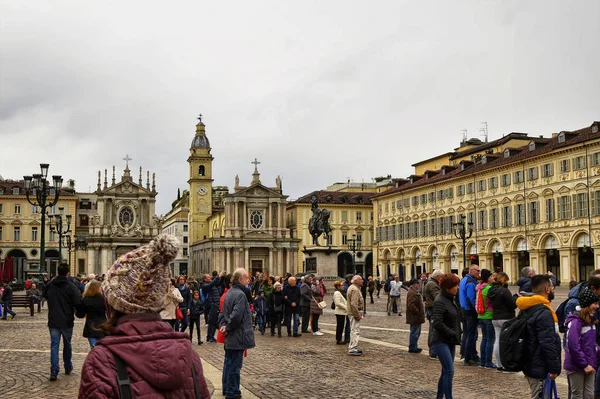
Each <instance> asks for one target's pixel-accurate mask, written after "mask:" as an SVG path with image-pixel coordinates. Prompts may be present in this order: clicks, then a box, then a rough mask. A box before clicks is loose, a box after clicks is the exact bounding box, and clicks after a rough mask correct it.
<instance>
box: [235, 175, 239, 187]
mask: <svg viewBox="0 0 600 399" xmlns="http://www.w3.org/2000/svg"><path fill="white" fill-rule="evenodd" d="M239 186H240V177H239V176H238V175H235V187H239Z"/></svg>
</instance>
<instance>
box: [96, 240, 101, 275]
mask: <svg viewBox="0 0 600 399" xmlns="http://www.w3.org/2000/svg"><path fill="white" fill-rule="evenodd" d="M94 252H95V254H94V260H95V262H94V274H100V275H102V268H101V266H100V263H101V260H100V247H96V248H94Z"/></svg>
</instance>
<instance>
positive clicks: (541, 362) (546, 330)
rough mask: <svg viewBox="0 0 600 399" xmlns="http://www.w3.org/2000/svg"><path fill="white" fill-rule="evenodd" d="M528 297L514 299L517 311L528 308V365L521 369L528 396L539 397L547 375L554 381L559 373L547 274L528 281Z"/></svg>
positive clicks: (558, 357) (558, 354) (552, 297)
mask: <svg viewBox="0 0 600 399" xmlns="http://www.w3.org/2000/svg"><path fill="white" fill-rule="evenodd" d="M531 289H532V290H533V295H532V296H526V297H520V298H519V299H517V306H518V308H519V309H520V310H521V311H525V310H527V309H531V308H533V307H534V306H536V305H542V306H539V307H538V309H532V314H530V315H529V317H528V319H527V352H528V356H527V359H529V362H528V363H527V364H526V365H525V367H524V368H523V374H525V376H526V377H527V381H528V382H529V387H530V389H531V397H532V398H538V397H541V392H542V387H543V384H544V380H545V379H546V376H547V375H550V379H552V380H554V379H556V377H557V376H558V375H559V374H560V371H561V360H560V352H561V345H560V337H559V335H558V325H557V324H556V322H555V320H554V318H555V317H556V316H555V314H554V311H553V310H552V308H551V307H550V302H551V301H552V300H553V299H554V285H553V284H552V281H551V279H550V276H549V275H546V274H538V275H536V276H533V277H532V278H531Z"/></svg>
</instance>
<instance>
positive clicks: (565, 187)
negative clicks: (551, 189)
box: [558, 186, 571, 194]
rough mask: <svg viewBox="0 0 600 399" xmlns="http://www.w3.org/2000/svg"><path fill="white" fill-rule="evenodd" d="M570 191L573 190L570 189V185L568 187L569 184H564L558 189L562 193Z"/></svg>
mask: <svg viewBox="0 0 600 399" xmlns="http://www.w3.org/2000/svg"><path fill="white" fill-rule="evenodd" d="M569 191H571V190H569V187H567V186H562V187H561V188H559V189H558V192H559V193H561V194H568V193H569Z"/></svg>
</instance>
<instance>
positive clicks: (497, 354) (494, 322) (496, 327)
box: [492, 320, 507, 367]
mask: <svg viewBox="0 0 600 399" xmlns="http://www.w3.org/2000/svg"><path fill="white" fill-rule="evenodd" d="M506 322H507V320H492V325H493V326H494V333H495V336H496V340H495V341H494V357H495V358H496V366H498V367H502V362H501V361H500V331H502V326H503V325H504V323H506Z"/></svg>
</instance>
